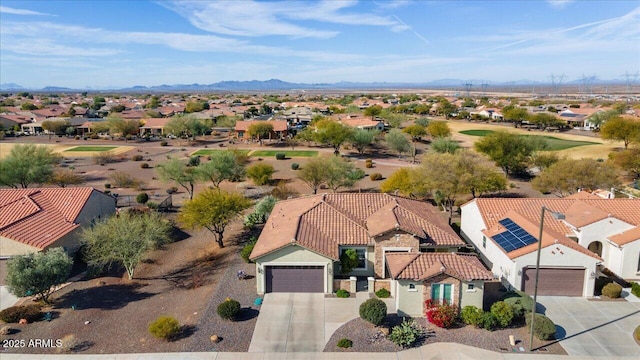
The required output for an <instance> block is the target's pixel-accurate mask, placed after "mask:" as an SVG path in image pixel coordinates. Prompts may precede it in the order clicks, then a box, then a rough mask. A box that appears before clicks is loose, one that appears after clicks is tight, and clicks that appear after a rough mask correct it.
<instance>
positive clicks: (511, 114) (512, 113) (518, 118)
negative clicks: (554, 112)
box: [502, 106, 530, 122]
mask: <svg viewBox="0 0 640 360" xmlns="http://www.w3.org/2000/svg"><path fill="white" fill-rule="evenodd" d="M502 115H504V118H505V120H511V121H515V122H522V121H525V120H528V119H529V116H530V115H529V112H528V111H527V109H525V108H521V107H516V106H505V107H504V108H503V109H502Z"/></svg>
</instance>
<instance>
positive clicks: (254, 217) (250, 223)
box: [244, 195, 278, 228]
mask: <svg viewBox="0 0 640 360" xmlns="http://www.w3.org/2000/svg"><path fill="white" fill-rule="evenodd" d="M276 202H278V199H276V198H275V197H274V196H271V195H267V196H265V197H264V198H262V199H260V201H258V202H257V203H256V207H255V209H254V210H253V211H252V212H251V213H249V214H248V215H247V216H245V218H244V226H245V227H247V228H252V227H254V226H255V225H256V224H264V223H266V222H267V219H268V218H269V215H270V214H271V211H272V210H273V207H274V206H275V205H276Z"/></svg>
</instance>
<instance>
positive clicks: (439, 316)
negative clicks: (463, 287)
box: [424, 299, 458, 329]
mask: <svg viewBox="0 0 640 360" xmlns="http://www.w3.org/2000/svg"><path fill="white" fill-rule="evenodd" d="M424 305H425V308H426V309H427V311H426V316H427V320H429V322H430V323H432V324H433V325H435V326H437V327H441V328H445V329H447V328H450V327H451V326H452V325H453V324H454V323H455V321H456V318H457V317H458V307H457V306H455V305H448V304H447V303H446V301H445V302H442V303H440V302H438V301H433V300H431V299H428V300H426V301H425V302H424Z"/></svg>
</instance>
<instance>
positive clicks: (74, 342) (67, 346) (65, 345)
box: [58, 334, 78, 353]
mask: <svg viewBox="0 0 640 360" xmlns="http://www.w3.org/2000/svg"><path fill="white" fill-rule="evenodd" d="M77 346H78V339H76V336H75V335H73V334H68V335H65V336H63V337H62V339H60V346H59V347H58V352H61V353H70V352H72V351H74V350H75V349H76V347H77Z"/></svg>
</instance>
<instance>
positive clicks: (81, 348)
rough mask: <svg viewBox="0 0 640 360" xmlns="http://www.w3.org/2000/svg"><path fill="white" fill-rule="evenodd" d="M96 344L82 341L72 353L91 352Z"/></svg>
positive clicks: (72, 349) (73, 348)
mask: <svg viewBox="0 0 640 360" xmlns="http://www.w3.org/2000/svg"><path fill="white" fill-rule="evenodd" d="M93 345H95V343H94V342H93V341H82V342H80V343H78V344H76V345H75V346H74V347H72V348H71V352H74V353H76V352H83V351H87V350H89V349H90V348H91V347H92V346H93Z"/></svg>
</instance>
